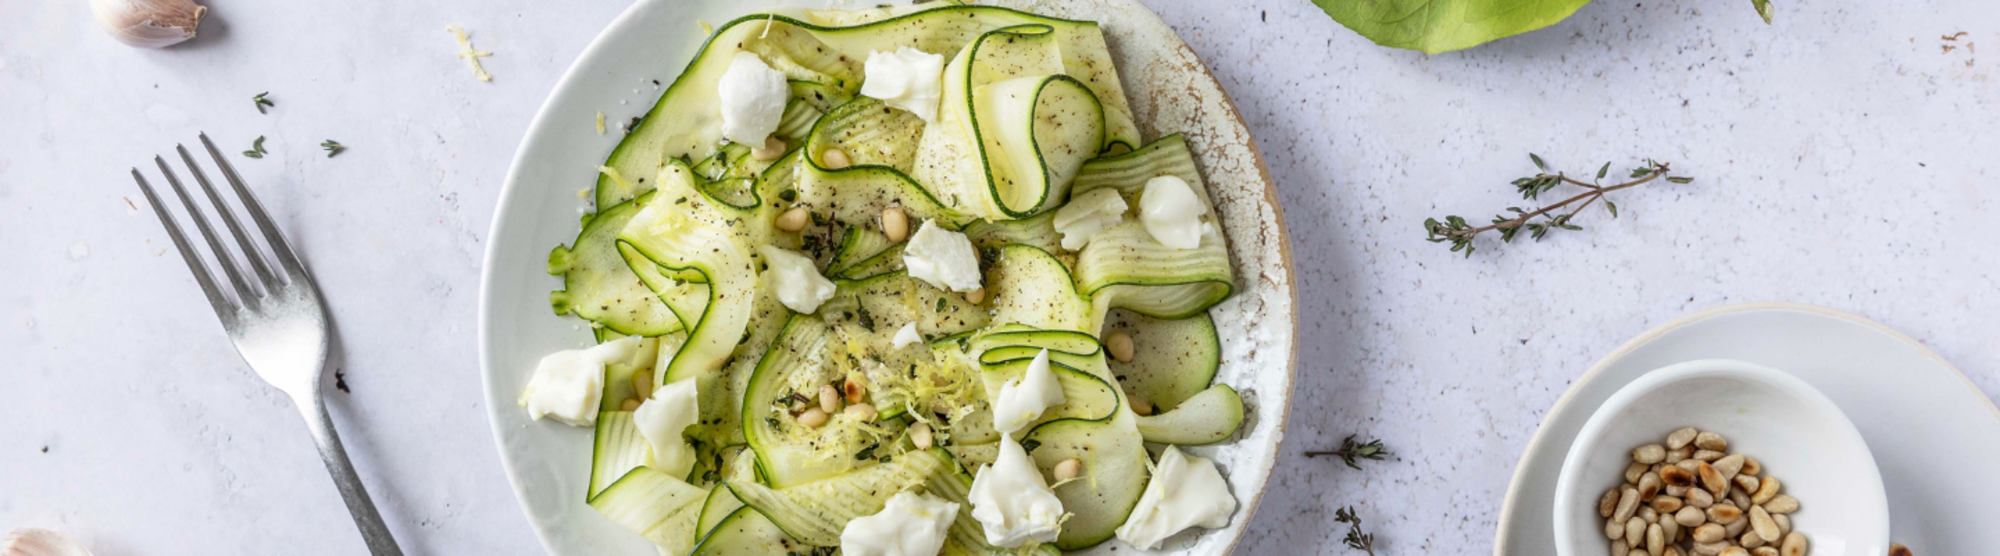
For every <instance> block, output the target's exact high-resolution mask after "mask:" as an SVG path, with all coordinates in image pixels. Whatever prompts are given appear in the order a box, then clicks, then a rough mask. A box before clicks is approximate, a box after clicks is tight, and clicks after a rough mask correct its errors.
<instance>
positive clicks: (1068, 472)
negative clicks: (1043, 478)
mask: <svg viewBox="0 0 2000 556" xmlns="http://www.w3.org/2000/svg"><path fill="white" fill-rule="evenodd" d="M1055 475H1056V481H1057V482H1062V481H1067V480H1070V479H1074V478H1077V477H1081V476H1083V460H1080V459H1076V458H1069V459H1066V460H1062V462H1061V463H1057V464H1056V468H1055Z"/></svg>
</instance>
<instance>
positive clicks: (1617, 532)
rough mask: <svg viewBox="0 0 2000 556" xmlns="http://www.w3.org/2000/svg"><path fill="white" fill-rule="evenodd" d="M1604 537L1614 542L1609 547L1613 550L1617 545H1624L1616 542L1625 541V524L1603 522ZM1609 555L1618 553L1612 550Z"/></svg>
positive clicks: (1620, 522) (1621, 522) (1614, 521)
mask: <svg viewBox="0 0 2000 556" xmlns="http://www.w3.org/2000/svg"><path fill="white" fill-rule="evenodd" d="M1604 536H1605V537H1607V538H1610V539H1611V540H1612V541H1614V542H1612V543H1611V546H1612V547H1614V548H1615V547H1617V546H1618V545H1621V544H1625V543H1622V542H1616V541H1621V540H1624V539H1625V522H1623V521H1616V520H1613V521H1606V522H1604ZM1611 553H1612V554H1617V553H1618V551H1617V550H1612V551H1611Z"/></svg>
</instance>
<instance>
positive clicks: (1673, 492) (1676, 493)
mask: <svg viewBox="0 0 2000 556" xmlns="http://www.w3.org/2000/svg"><path fill="white" fill-rule="evenodd" d="M1660 493H1661V494H1665V495H1667V496H1672V497H1674V498H1684V497H1686V496H1687V493H1688V487H1677V486H1674V485H1667V488H1666V489H1664V490H1661V491H1660Z"/></svg>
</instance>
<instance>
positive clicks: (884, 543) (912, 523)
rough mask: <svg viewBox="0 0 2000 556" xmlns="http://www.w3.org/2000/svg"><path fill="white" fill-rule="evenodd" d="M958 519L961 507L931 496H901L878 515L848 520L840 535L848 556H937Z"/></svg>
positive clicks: (890, 500) (906, 493) (841, 550)
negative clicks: (947, 534) (954, 521)
mask: <svg viewBox="0 0 2000 556" xmlns="http://www.w3.org/2000/svg"><path fill="white" fill-rule="evenodd" d="M957 518H958V504H956V503H953V502H949V501H946V500H944V499H942V498H938V497H936V496H931V495H929V494H911V493H909V492H898V493H896V495H895V496H891V497H889V503H888V505H886V506H883V507H882V511H880V512H876V513H875V515H870V516H863V517H857V518H854V519H851V520H848V522H847V527H846V528H844V529H842V530H841V531H840V553H841V554H845V555H847V556H936V555H937V553H938V551H939V550H941V549H943V548H944V539H945V534H946V533H947V532H949V530H950V529H951V522H952V521H953V520H955V519H957Z"/></svg>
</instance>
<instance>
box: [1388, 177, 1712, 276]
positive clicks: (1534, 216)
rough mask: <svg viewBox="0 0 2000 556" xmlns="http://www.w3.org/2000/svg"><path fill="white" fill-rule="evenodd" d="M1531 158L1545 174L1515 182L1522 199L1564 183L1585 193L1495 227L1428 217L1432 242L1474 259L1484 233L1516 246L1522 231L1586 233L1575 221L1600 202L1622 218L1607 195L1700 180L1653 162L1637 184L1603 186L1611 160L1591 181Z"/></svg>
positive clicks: (1516, 212)
mask: <svg viewBox="0 0 2000 556" xmlns="http://www.w3.org/2000/svg"><path fill="white" fill-rule="evenodd" d="M1528 160H1529V161H1530V162H1533V163H1534V164H1535V168H1536V169H1537V170H1538V171H1539V173H1537V174H1535V175H1533V176H1528V177H1525V178H1520V179H1516V180H1514V181H1513V184H1514V190H1515V191H1516V192H1518V193H1520V194H1521V198H1522V199H1526V200H1530V201H1534V200H1539V199H1540V198H1541V195H1542V194H1543V193H1547V192H1548V191H1549V190H1551V189H1554V188H1555V187H1556V186H1558V185H1570V186H1575V187H1581V188H1583V189H1584V192H1583V193H1580V194H1577V195H1576V196H1574V197H1570V198H1567V199H1563V200H1561V201H1557V202H1556V203H1555V204H1552V205H1548V206H1545V207H1542V208H1538V209H1534V210H1528V209H1524V208H1521V207H1507V212H1506V213H1504V214H1499V215H1496V216H1494V217H1493V223H1492V224H1488V225H1485V226H1473V225H1471V224H1469V223H1467V222H1466V220H1465V217H1462V216H1457V215H1451V216H1446V217H1444V220H1438V219H1436V218H1427V219H1425V220H1424V233H1425V234H1426V236H1425V238H1424V239H1426V240H1429V241H1430V242H1431V243H1450V244H1451V250H1452V251H1453V252H1463V253H1465V256H1467V257H1471V256H1472V251H1473V250H1474V249H1475V248H1474V247H1473V245H1472V238H1474V237H1478V236H1479V234H1483V233H1486V232H1492V231H1498V232H1500V241H1502V242H1508V243H1511V242H1513V241H1514V238H1515V237H1516V236H1518V235H1520V233H1521V231H1522V230H1526V231H1527V232H1528V236H1529V237H1532V238H1534V240H1535V241H1541V240H1542V237H1544V236H1547V235H1548V234H1549V232H1552V231H1555V230H1569V231H1580V230H1582V229H1583V227H1582V226H1578V225H1576V224H1574V223H1572V222H1571V220H1573V219H1575V218H1576V216H1577V214H1579V213H1582V212H1583V209H1586V208H1590V205H1592V204H1595V203H1596V202H1598V201H1604V209H1605V211H1606V212H1609V213H1610V214H1611V217H1612V218H1617V217H1618V205H1617V204H1615V203H1612V202H1611V200H1610V199H1606V198H1604V194H1606V193H1610V192H1613V191H1617V190H1620V189H1628V188H1632V187H1638V186H1640V185H1645V184H1646V183H1649V182H1652V181H1654V180H1658V179H1661V178H1665V179H1666V180H1667V181H1668V182H1671V183H1692V182H1694V178H1691V177H1687V176H1676V175H1673V174H1672V169H1671V168H1669V167H1668V166H1667V163H1665V162H1659V161H1655V160H1652V159H1646V161H1645V162H1644V164H1642V165H1640V166H1639V167H1638V168H1633V169H1632V173H1631V176H1630V180H1631V181H1627V182H1624V183H1619V184H1614V185H1603V183H1602V182H1603V180H1604V177H1605V176H1607V175H1609V174H1610V173H1611V163H1609V162H1606V163H1604V165H1603V166H1600V167H1598V169H1597V177H1596V178H1595V179H1593V180H1591V181H1587V182H1586V181H1583V180H1578V179H1576V178H1571V177H1569V176H1568V175H1565V174H1563V173H1561V172H1556V173H1553V174H1552V173H1549V167H1548V164H1547V163H1545V162H1543V161H1542V157H1541V156H1538V155H1535V154H1533V153H1530V154H1529V155H1528ZM1571 205H1575V207H1576V208H1573V209H1570V210H1568V211H1560V210H1558V209H1562V208H1564V207H1568V206H1571Z"/></svg>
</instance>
